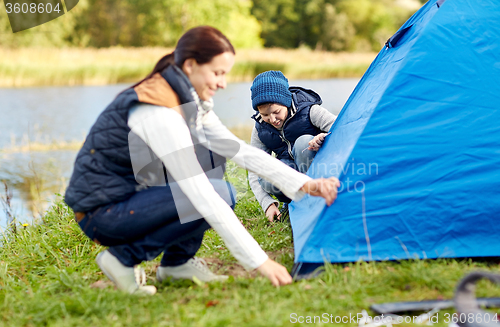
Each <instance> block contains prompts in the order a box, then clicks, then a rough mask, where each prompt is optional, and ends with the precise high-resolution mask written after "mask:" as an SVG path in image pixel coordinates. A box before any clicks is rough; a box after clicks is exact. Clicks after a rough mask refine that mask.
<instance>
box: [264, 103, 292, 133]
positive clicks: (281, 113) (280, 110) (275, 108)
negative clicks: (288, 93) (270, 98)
mask: <svg viewBox="0 0 500 327" xmlns="http://www.w3.org/2000/svg"><path fill="white" fill-rule="evenodd" d="M257 109H258V110H259V112H260V115H261V116H262V119H263V120H264V121H265V122H266V123H268V124H270V125H272V126H273V127H275V128H281V127H282V126H283V123H284V122H285V120H286V117H287V116H288V108H287V107H285V106H284V105H281V104H278V103H273V104H270V105H269V104H264V105H261V106H257Z"/></svg>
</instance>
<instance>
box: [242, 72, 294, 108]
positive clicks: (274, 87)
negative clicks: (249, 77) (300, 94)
mask: <svg viewBox="0 0 500 327" xmlns="http://www.w3.org/2000/svg"><path fill="white" fill-rule="evenodd" d="M250 90H251V91H252V107H253V109H254V110H257V106H259V105H261V104H264V103H279V104H281V105H284V106H285V107H287V108H288V107H290V106H291V105H292V93H290V90H288V80H287V79H286V77H285V75H283V73H282V72H280V71H276V70H270V71H267V72H263V73H261V74H259V75H257V77H255V79H254V80H253V83H252V86H251V87H250Z"/></svg>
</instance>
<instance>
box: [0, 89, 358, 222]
mask: <svg viewBox="0 0 500 327" xmlns="http://www.w3.org/2000/svg"><path fill="white" fill-rule="evenodd" d="M358 81H359V79H327V80H293V81H290V85H298V86H302V87H305V88H310V89H313V90H315V91H316V92H318V93H319V94H320V95H321V98H322V99H323V106H324V107H325V108H327V109H328V110H329V111H331V112H332V113H338V112H339V111H340V110H341V108H342V106H343V105H344V103H345V101H346V100H347V98H348V97H349V95H350V94H351V92H352V90H353V89H354V87H355V86H356V84H357V83H358ZM250 85H251V83H249V82H244V83H232V84H229V85H228V86H227V88H226V89H224V90H219V91H218V92H217V93H216V95H215V96H214V102H215V108H214V111H215V112H216V113H217V115H218V116H219V117H220V119H221V120H222V122H223V123H224V124H225V125H226V126H228V127H230V128H231V127H236V126H251V124H252V120H251V119H250V116H251V115H252V114H253V113H254V111H253V109H252V107H251V102H250ZM128 86H129V85H124V84H121V85H109V86H75V87H36V88H17V89H0V117H2V119H1V120H0V149H2V150H4V151H3V152H0V181H5V182H6V183H7V186H8V189H9V192H11V193H12V197H11V205H10V208H11V212H10V214H11V215H12V216H15V217H16V219H17V220H18V221H20V222H26V223H31V222H32V220H33V218H35V219H36V218H38V217H40V215H41V214H43V212H44V211H45V210H46V209H47V208H48V206H49V205H50V203H51V202H52V201H54V198H55V195H54V193H60V194H64V189H65V187H66V185H67V182H68V180H69V177H70V176H71V171H72V167H73V162H74V159H75V156H76V153H77V151H76V150H58V151H40V148H39V145H43V144H48V143H52V142H55V143H58V144H62V143H64V142H66V143H68V142H72V141H73V142H81V141H82V140H83V139H84V138H85V135H86V134H87V132H88V131H89V129H90V127H91V126H92V124H93V123H94V121H95V120H96V118H97V116H98V115H99V113H100V112H101V111H102V110H103V109H104V108H105V107H106V105H107V104H109V103H110V102H111V101H112V100H113V98H114V97H115V96H116V95H117V94H118V93H119V92H121V91H122V90H124V89H125V88H126V87H128ZM21 145H25V147H24V149H22V148H21ZM27 146H29V149H26V148H27ZM9 149H10V150H9ZM12 149H14V150H12ZM5 150H7V151H8V152H6V151H5ZM6 197H7V194H6V192H5V188H4V185H3V183H2V185H0V198H1V199H3V201H5V199H6ZM7 219H8V213H7V212H6V206H5V203H4V202H1V201H0V227H2V228H5V226H6V222H7Z"/></svg>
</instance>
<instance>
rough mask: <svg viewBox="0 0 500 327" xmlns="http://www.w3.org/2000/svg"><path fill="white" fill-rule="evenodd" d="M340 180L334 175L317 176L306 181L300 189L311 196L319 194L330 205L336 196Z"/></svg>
mask: <svg viewBox="0 0 500 327" xmlns="http://www.w3.org/2000/svg"><path fill="white" fill-rule="evenodd" d="M339 187H340V182H339V180H338V179H337V178H335V177H330V178H318V179H313V180H311V181H308V182H306V183H305V184H304V186H302V187H301V188H300V189H301V190H302V191H304V192H306V193H307V194H310V195H313V196H321V197H322V198H324V199H325V200H326V204H327V205H329V206H330V205H331V204H332V203H333V201H335V199H336V198H337V188H339Z"/></svg>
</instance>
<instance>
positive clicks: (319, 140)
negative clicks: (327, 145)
mask: <svg viewBox="0 0 500 327" xmlns="http://www.w3.org/2000/svg"><path fill="white" fill-rule="evenodd" d="M327 135H328V133H321V134H318V135H316V136H315V137H314V138H313V139H312V140H310V141H309V147H308V148H307V149H309V150H311V151H318V150H319V148H321V145H323V141H324V140H325V137H326V136H327Z"/></svg>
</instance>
